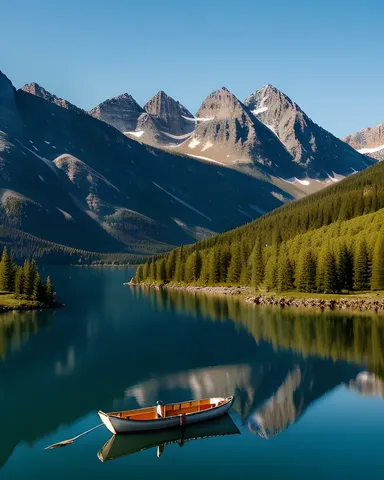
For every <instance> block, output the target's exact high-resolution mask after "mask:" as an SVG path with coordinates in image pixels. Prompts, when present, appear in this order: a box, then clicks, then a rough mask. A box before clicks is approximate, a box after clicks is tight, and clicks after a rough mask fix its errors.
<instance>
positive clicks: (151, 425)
mask: <svg viewBox="0 0 384 480" xmlns="http://www.w3.org/2000/svg"><path fill="white" fill-rule="evenodd" d="M226 400H227V401H226V402H225V403H223V404H222V405H219V406H217V407H214V408H212V409H210V410H203V411H199V412H193V413H187V414H184V415H175V416H171V417H166V418H155V419H153V420H130V419H127V418H119V417H117V416H114V415H110V414H107V413H104V412H102V411H101V410H100V411H99V412H98V413H99V417H100V419H101V421H102V422H103V423H104V425H105V426H106V427H107V428H108V430H109V431H110V432H111V433H113V434H118V433H132V432H144V431H150V430H161V429H166V428H174V427H180V426H184V425H190V424H193V423H198V422H204V421H206V420H210V419H212V418H216V417H220V416H221V415H224V414H225V413H227V412H228V410H229V409H230V408H231V407H232V405H233V402H234V400H235V398H234V397H228V399H226Z"/></svg>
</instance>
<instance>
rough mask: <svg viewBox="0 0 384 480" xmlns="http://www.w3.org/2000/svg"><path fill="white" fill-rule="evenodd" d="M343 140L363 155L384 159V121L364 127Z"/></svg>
mask: <svg viewBox="0 0 384 480" xmlns="http://www.w3.org/2000/svg"><path fill="white" fill-rule="evenodd" d="M342 140H343V141H344V142H346V143H348V145H350V146H351V147H352V148H354V149H356V150H357V151H358V152H359V153H361V154H363V155H366V156H368V157H370V158H373V159H375V160H378V161H382V160H384V123H380V124H379V125H376V126H375V127H369V128H364V129H363V130H360V132H357V133H353V134H352V135H348V136H347V137H345V138H343V139H342Z"/></svg>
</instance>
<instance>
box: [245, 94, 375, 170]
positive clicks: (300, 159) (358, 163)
mask: <svg viewBox="0 0 384 480" xmlns="http://www.w3.org/2000/svg"><path fill="white" fill-rule="evenodd" d="M244 103H245V105H247V106H248V107H249V109H250V110H251V111H252V112H253V113H254V115H256V116H257V118H258V119H259V120H260V121H261V122H263V123H264V124H265V125H266V126H267V127H268V128H270V129H271V130H272V131H273V132H274V133H275V134H276V135H277V136H278V138H279V139H280V140H281V142H282V143H283V144H284V145H285V147H286V148H287V150H288V151H289V152H290V153H291V155H292V157H293V159H294V161H295V162H296V163H297V164H298V165H300V166H301V167H302V168H303V170H305V172H306V174H307V175H308V176H309V177H314V178H320V179H324V178H327V177H328V175H330V176H332V175H333V172H335V173H337V174H340V175H350V174H351V173H353V172H354V171H355V170H362V169H364V168H366V167H367V166H369V165H371V164H373V163H374V162H373V161H372V160H370V159H366V158H365V157H363V156H362V155H360V154H359V153H357V152H356V151H355V150H353V149H352V148H349V147H348V146H347V147H346V145H345V143H344V142H342V141H341V140H340V139H338V138H336V137H335V136H334V135H332V134H331V133H329V132H327V131H326V130H324V129H323V128H322V127H320V126H319V125H317V124H316V123H314V122H313V121H312V120H311V119H310V118H309V117H308V116H307V115H306V114H305V112H303V110H302V109H301V108H300V107H299V106H298V105H297V104H296V103H295V102H293V101H292V100H291V99H290V98H289V97H287V95H285V94H284V93H282V92H280V91H279V90H278V89H277V88H275V87H273V86H272V85H266V86H265V87H263V88H261V89H260V90H257V91H256V92H255V93H253V94H252V95H250V96H249V97H248V98H247V99H246V100H245V102H244Z"/></svg>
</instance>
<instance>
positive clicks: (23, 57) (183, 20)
mask: <svg viewBox="0 0 384 480" xmlns="http://www.w3.org/2000/svg"><path fill="white" fill-rule="evenodd" d="M0 6H1V15H0V45H1V49H0V70H2V71H3V72H4V73H5V74H6V75H7V76H8V77H9V78H10V79H11V80H12V82H13V84H14V85H15V86H16V87H21V86H22V85H23V84H25V83H29V82H32V81H35V82H37V83H39V84H40V85H42V86H43V87H45V88H46V89H47V90H49V91H50V92H51V93H55V94H56V95H58V96H60V97H63V98H66V99H67V100H69V101H71V102H72V103H75V104H76V105H78V106H80V107H82V108H85V109H90V108H92V107H93V106H95V105H97V104H98V103H100V102H101V101H103V100H105V99H106V98H110V97H113V96H115V95H118V94H121V93H124V92H127V93H130V94H131V95H133V97H134V98H135V99H136V100H137V101H138V102H139V103H140V104H144V103H145V102H146V101H147V100H148V99H149V98H150V97H151V96H152V95H154V94H155V93H156V92H157V91H158V90H164V91H165V92H167V93H168V94H169V95H171V96H172V97H174V98H175V99H176V100H179V101H180V102H181V103H183V104H184V105H185V106H186V107H187V108H189V109H190V110H191V111H192V112H193V113H194V112H195V111H196V110H197V108H198V107H199V105H200V103H201V102H202V100H203V99H204V98H205V97H206V96H207V95H208V94H209V93H211V91H213V90H215V89H217V88H220V87H222V86H225V87H227V88H228V89H229V90H231V91H232V92H233V93H234V94H235V95H236V96H238V97H239V98H240V99H241V100H244V98H245V97H246V96H248V95H249V94H250V93H252V92H254V91H255V90H256V89H258V88H260V87H262V86H263V85H265V84H267V83H271V84H273V85H275V86H276V87H278V88H279V89H280V90H282V91H284V92H285V93H286V94H287V95H288V96H290V97H291V98H292V99H293V100H295V101H296V102H297V103H298V104H299V105H300V106H301V107H302V108H303V109H304V110H305V111H306V112H307V113H308V115H309V116H310V117H311V118H312V119H313V120H315V121H316V122H317V123H319V124H320V125H322V126H323V127H325V128H327V129H328V130H330V131H332V132H333V133H334V134H335V135H339V136H343V135H346V134H348V133H352V132H354V131H357V130H360V129H361V128H364V127H367V126H373V125H375V124H378V123H381V122H384V82H383V80H384V62H383V57H384V49H383V46H384V28H383V16H384V2H382V1H381V0H365V1H364V2H362V1H359V2H358V1H357V0H312V1H311V0H290V1H287V0H263V1H260V0H238V1H235V0H233V1H232V0H231V1H230V0H220V1H219V0H194V1H193V2H191V1H185V0H108V1H107V0H65V1H61V2H59V1H55V0H35V1H32V2H31V1H30V0H28V1H27V0H8V1H5V0H2V1H1V2H0Z"/></svg>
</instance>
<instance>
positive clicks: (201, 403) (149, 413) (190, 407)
mask: <svg viewBox="0 0 384 480" xmlns="http://www.w3.org/2000/svg"><path fill="white" fill-rule="evenodd" d="M228 401H229V400H228V399H226V398H204V399H202V400H191V401H188V402H182V403H172V404H170V405H157V406H155V407H147V408H140V409H136V410H126V411H123V412H113V413H109V414H108V415H112V416H114V417H118V418H124V419H127V420H156V419H159V418H169V417H174V416H177V415H188V414H191V413H198V412H202V411H204V410H211V409H212V408H215V407H218V406H220V405H223V404H224V403H227V402H228Z"/></svg>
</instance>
